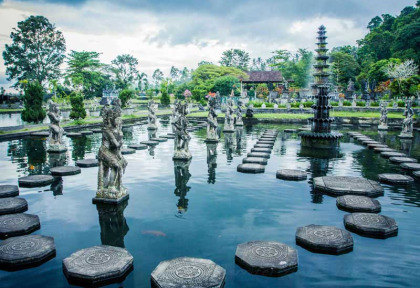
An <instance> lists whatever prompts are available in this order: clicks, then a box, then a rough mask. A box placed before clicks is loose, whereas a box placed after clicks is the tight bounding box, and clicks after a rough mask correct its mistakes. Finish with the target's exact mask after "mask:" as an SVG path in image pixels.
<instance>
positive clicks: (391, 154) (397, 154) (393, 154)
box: [381, 152, 407, 158]
mask: <svg viewBox="0 0 420 288" xmlns="http://www.w3.org/2000/svg"><path fill="white" fill-rule="evenodd" d="M381 156H382V157H384V158H390V157H405V156H407V155H406V154H404V153H400V152H381Z"/></svg>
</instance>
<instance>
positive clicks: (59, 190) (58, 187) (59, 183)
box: [50, 177, 63, 196]
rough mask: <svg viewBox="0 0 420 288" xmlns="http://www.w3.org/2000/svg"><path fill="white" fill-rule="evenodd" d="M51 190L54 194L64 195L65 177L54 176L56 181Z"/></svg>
mask: <svg viewBox="0 0 420 288" xmlns="http://www.w3.org/2000/svg"><path fill="white" fill-rule="evenodd" d="M50 190H51V191H52V192H53V195H54V196H61V195H63V177H54V182H53V183H52V184H51V187H50Z"/></svg>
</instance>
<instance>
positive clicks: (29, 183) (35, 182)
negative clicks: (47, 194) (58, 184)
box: [18, 175, 54, 187]
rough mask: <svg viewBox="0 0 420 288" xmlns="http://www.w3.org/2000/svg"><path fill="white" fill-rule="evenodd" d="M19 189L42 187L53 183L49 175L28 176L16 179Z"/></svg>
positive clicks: (52, 178)
mask: <svg viewBox="0 0 420 288" xmlns="http://www.w3.org/2000/svg"><path fill="white" fill-rule="evenodd" d="M18 182H19V187H42V186H47V185H50V184H51V183H53V182H54V177H53V176H51V175H30V176H25V177H21V178H19V179H18Z"/></svg>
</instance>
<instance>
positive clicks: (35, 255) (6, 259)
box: [0, 235, 56, 271]
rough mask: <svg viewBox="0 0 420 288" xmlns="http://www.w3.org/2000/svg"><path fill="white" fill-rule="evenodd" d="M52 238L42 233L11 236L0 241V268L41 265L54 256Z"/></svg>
mask: <svg viewBox="0 0 420 288" xmlns="http://www.w3.org/2000/svg"><path fill="white" fill-rule="evenodd" d="M55 254H56V250H55V243H54V238H52V237H47V236H42V235H26V236H18V237H12V238H9V239H7V240H4V241H3V242H2V243H0V269H3V270H9V271H15V270H19V269H24V268H29V267H35V266H38V265H41V264H43V263H45V262H47V261H48V260H50V259H52V258H54V257H55Z"/></svg>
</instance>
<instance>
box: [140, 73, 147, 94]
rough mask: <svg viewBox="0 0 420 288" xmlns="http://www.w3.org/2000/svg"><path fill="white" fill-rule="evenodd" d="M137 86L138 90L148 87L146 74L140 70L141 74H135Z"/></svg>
mask: <svg viewBox="0 0 420 288" xmlns="http://www.w3.org/2000/svg"><path fill="white" fill-rule="evenodd" d="M137 81H138V84H137V87H138V88H139V90H140V91H145V90H147V89H148V88H149V87H148V86H149V80H147V74H146V73H144V72H142V73H141V74H138V75H137Z"/></svg>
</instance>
